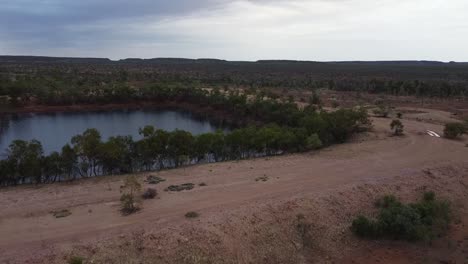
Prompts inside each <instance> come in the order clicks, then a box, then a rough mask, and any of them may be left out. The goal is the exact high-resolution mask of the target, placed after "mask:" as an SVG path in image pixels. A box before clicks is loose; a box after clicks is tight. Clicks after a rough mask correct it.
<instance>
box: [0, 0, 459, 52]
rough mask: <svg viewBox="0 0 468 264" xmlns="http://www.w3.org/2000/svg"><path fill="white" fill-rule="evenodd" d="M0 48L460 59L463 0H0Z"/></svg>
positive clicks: (31, 50) (56, 50)
mask: <svg viewBox="0 0 468 264" xmlns="http://www.w3.org/2000/svg"><path fill="white" fill-rule="evenodd" d="M4 1H6V3H2V5H1V6H0V54H33V55H50V56H94V57H109V58H113V59H119V58H127V57H142V58H151V57H188V58H208V57H210V58H222V59H229V60H257V59H299V60H321V61H327V60H399V59H404V60H407V59H426V60H444V61H449V60H457V61H468V52H466V51H467V48H466V47H468V19H466V14H467V13H468V1H466V0H450V1H447V0H308V1H306V0H289V1H288V0H273V1H267V0H251V1H247V0H232V1H231V0H197V1H193V0H178V1H175V0H173V1H166V0H139V1H127V0H80V1H76V0H4Z"/></svg>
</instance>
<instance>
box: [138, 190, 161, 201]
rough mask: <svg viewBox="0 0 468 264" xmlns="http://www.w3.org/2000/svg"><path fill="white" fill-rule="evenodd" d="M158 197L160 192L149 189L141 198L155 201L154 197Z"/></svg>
mask: <svg viewBox="0 0 468 264" xmlns="http://www.w3.org/2000/svg"><path fill="white" fill-rule="evenodd" d="M156 195H158V192H157V191H156V189H153V188H148V189H146V190H145V191H144V192H143V194H142V195H141V197H143V199H145V200H147V199H153V198H154V197H156Z"/></svg>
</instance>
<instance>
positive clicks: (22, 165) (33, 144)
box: [7, 140, 43, 183]
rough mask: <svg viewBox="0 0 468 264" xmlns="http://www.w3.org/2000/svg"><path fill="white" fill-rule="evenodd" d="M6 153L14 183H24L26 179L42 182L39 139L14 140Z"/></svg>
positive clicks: (41, 154) (41, 152) (41, 156)
mask: <svg viewBox="0 0 468 264" xmlns="http://www.w3.org/2000/svg"><path fill="white" fill-rule="evenodd" d="M7 153H8V155H7V160H8V161H9V163H10V166H12V167H11V168H12V171H13V172H14V175H13V177H14V178H15V183H24V182H25V181H26V180H34V181H35V182H36V183H42V158H43V150H42V145H41V143H40V142H39V141H37V140H31V141H29V142H28V141H24V140H14V141H13V142H12V143H11V144H10V146H9V147H8V150H7Z"/></svg>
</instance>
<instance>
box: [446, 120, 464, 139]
mask: <svg viewBox="0 0 468 264" xmlns="http://www.w3.org/2000/svg"><path fill="white" fill-rule="evenodd" d="M467 130H468V129H467V126H466V125H465V124H462V123H458V122H454V123H448V124H446V125H445V128H444V137H446V138H448V139H456V138H458V137H459V136H461V135H463V134H466V133H467Z"/></svg>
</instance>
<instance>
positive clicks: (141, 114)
mask: <svg viewBox="0 0 468 264" xmlns="http://www.w3.org/2000/svg"><path fill="white" fill-rule="evenodd" d="M146 125H153V126H155V127H156V128H159V129H164V130H167V131H173V130H175V129H182V130H186V131H189V132H191V133H192V134H195V135H197V134H201V133H206V132H214V131H216V129H218V128H221V127H222V126H221V124H216V123H214V122H213V121H210V120H208V119H206V118H201V117H200V116H196V115H193V114H192V113H190V112H186V111H175V110H121V111H100V112H78V113H53V114H24V115H11V116H8V117H6V118H0V153H1V154H4V153H5V149H6V148H7V147H8V145H9V144H10V143H11V142H12V141H13V140H15V139H22V140H31V139H37V140H39V141H41V143H42V145H43V147H44V152H45V153H46V154H48V153H50V152H52V151H60V150H61V148H62V147H63V145H65V144H66V143H68V142H69V141H70V139H71V138H72V137H73V136H75V135H77V134H80V133H82V132H83V131H85V130H86V129H88V128H96V129H98V130H99V131H100V132H101V135H102V137H103V139H107V138H108V137H111V136H118V135H122V136H125V135H131V136H133V138H134V139H139V138H140V136H139V135H138V128H140V127H143V126H146Z"/></svg>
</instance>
